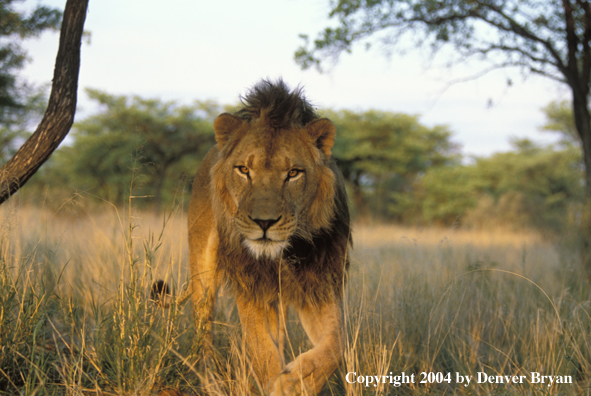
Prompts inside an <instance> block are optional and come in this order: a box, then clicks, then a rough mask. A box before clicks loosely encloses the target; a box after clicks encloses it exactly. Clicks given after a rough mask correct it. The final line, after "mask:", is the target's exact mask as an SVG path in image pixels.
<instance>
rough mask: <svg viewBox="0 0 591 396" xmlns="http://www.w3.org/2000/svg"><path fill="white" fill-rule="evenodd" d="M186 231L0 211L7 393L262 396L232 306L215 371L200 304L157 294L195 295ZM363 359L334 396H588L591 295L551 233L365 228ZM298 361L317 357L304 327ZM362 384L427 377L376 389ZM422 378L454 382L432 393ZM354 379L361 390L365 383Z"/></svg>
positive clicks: (172, 218) (169, 218)
mask: <svg viewBox="0 0 591 396" xmlns="http://www.w3.org/2000/svg"><path fill="white" fill-rule="evenodd" d="M185 223H186V219H185V215H184V213H182V212H181V211H174V212H173V213H170V214H166V215H160V216H154V215H153V214H148V213H134V212H133V211H132V212H131V213H128V212H125V213H124V212H123V211H119V210H117V209H116V208H115V207H113V206H112V205H109V204H105V205H104V207H103V208H102V210H100V211H99V212H98V213H95V214H90V213H85V212H84V211H83V210H81V209H80V207H77V206H75V205H71V204H70V203H69V204H67V205H65V206H64V207H63V208H62V209H60V211H58V212H57V213H53V212H49V211H46V210H42V209H38V208H34V207H28V206H19V203H18V201H17V200H14V199H13V202H10V201H9V202H8V203H7V204H4V205H2V206H0V224H1V226H0V348H1V349H0V394H17V393H18V394H22V395H45V394H58V395H62V394H67V395H70V394H75V395H81V394H102V395H110V394H116V395H151V394H158V392H159V391H161V390H163V389H167V388H171V389H181V390H183V391H184V392H186V393H187V394H204V393H206V392H208V393H209V394H212V395H240V394H248V392H249V391H250V390H251V389H252V388H253V387H256V380H255V379H253V377H252V375H251V372H250V369H249V364H248V356H246V355H245V354H244V348H243V345H242V341H241V337H240V328H239V327H240V326H239V321H238V317H237V313H236V309H235V307H234V305H233V303H232V297H231V295H230V293H229V291H228V290H226V291H225V292H224V293H223V296H222V298H221V302H220V304H219V309H218V317H217V323H218V324H217V325H216V333H217V334H218V336H217V338H216V343H217V346H218V348H217V352H216V356H215V359H214V360H215V362H214V364H213V365H212V367H210V368H209V369H208V370H204V369H203V368H202V365H201V360H202V351H201V350H200V340H201V336H202V335H201V334H197V333H196V331H195V327H194V324H193V320H192V313H191V306H190V305H191V304H190V303H184V302H180V303H178V304H177V303H174V304H173V306H172V307H171V308H170V309H168V310H163V309H161V308H159V307H157V306H156V305H154V304H153V303H152V302H150V301H149V299H148V294H149V288H150V285H151V283H152V282H153V281H154V280H155V279H161V278H162V279H167V280H168V282H169V283H170V284H172V285H173V288H174V289H175V293H176V295H177V296H180V295H182V294H183V291H184V290H186V288H187V279H188V272H187V243H186V239H187V236H186V224H185ZM354 232H355V233H354V239H355V249H354V250H353V251H352V253H351V270H350V274H349V279H348V286H347V297H346V303H345V311H346V312H345V320H346V326H347V332H348V344H347V350H346V353H345V358H344V363H343V364H342V366H341V368H340V369H339V370H338V371H337V373H336V374H335V375H334V376H333V377H332V378H331V380H330V383H329V384H328V386H327V387H326V388H325V390H324V391H323V394H326V395H332V394H334V395H378V394H397V395H398V394H403V395H404V394H413V395H415V394H418V395H422V394H434V395H452V394H460V395H462V394H470V395H472V394H474V395H489V394H492V395H561V394H562V395H575V394H581V395H588V394H591V391H590V390H589V385H590V378H591V353H590V352H591V345H590V344H591V336H590V334H591V316H590V310H591V294H590V292H589V290H590V285H589V282H588V281H587V279H586V277H585V276H582V275H581V274H582V273H583V271H582V269H581V268H579V266H578V263H577V262H578V261H577V255H576V253H575V252H573V251H568V250H565V249H562V248H560V246H561V245H558V244H552V243H550V242H548V241H545V240H543V239H542V238H540V237H539V236H537V235H536V234H535V233H516V232H510V231H507V230H488V231H479V232H469V231H465V230H457V229H451V230H439V229H426V230H416V229H404V228H399V227H394V226H373V227H372V226H357V227H355V231H354ZM288 333H289V344H288V348H287V349H288V354H292V355H294V354H298V353H299V351H301V350H306V349H308V348H310V344H309V342H308V341H307V339H306V337H305V334H304V332H303V330H302V329H301V328H300V327H299V325H298V322H297V320H296V318H295V317H294V316H293V315H291V316H290V317H289V323H288ZM350 372H356V373H357V375H356V376H355V378H357V377H358V376H361V375H363V376H367V375H372V376H376V375H379V376H381V375H390V374H389V373H390V372H391V373H392V375H399V374H400V373H401V372H405V373H406V374H415V382H417V383H414V384H403V385H401V386H400V387H396V388H395V387H393V386H392V385H390V384H380V386H378V387H374V386H373V385H372V386H369V387H365V386H363V385H361V384H358V383H355V384H350V383H348V382H347V380H346V379H347V373H350ZM421 372H426V373H429V372H432V373H434V374H435V373H438V372H441V373H442V374H443V375H444V376H445V375H446V374H447V373H450V374H451V378H453V380H454V381H452V383H447V382H442V383H436V381H435V383H432V384H419V383H418V382H419V381H420V380H421V376H420V373H421ZM477 372H485V373H487V374H488V375H495V376H496V375H511V376H513V375H516V376H520V375H522V376H526V378H527V380H528V381H529V379H530V376H531V375H530V373H531V372H539V373H541V374H542V375H563V376H571V378H572V380H573V384H555V385H553V386H552V387H548V386H547V384H530V383H529V382H528V381H525V383H522V384H511V385H505V384H476V383H474V382H475V381H476V379H473V380H472V383H471V384H470V385H469V386H468V387H465V386H463V385H457V384H455V383H453V382H455V375H456V373H459V374H461V375H464V376H465V375H472V376H474V377H475V376H476V375H477ZM349 378H351V376H349Z"/></svg>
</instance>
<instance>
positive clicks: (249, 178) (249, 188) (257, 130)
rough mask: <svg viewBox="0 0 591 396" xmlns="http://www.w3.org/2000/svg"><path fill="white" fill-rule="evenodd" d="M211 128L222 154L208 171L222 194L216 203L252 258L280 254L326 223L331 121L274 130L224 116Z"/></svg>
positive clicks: (331, 179)
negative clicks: (211, 170) (290, 242)
mask: <svg viewBox="0 0 591 396" xmlns="http://www.w3.org/2000/svg"><path fill="white" fill-rule="evenodd" d="M214 128H215V131H216V139H217V141H218V147H219V149H220V152H221V159H220V161H219V162H218V164H216V166H215V167H214V170H213V172H212V174H213V175H214V183H215V188H216V190H217V191H216V192H217V196H218V197H219V198H220V199H219V200H218V201H219V202H218V203H217V204H216V202H214V206H220V205H223V208H222V209H223V213H224V215H225V216H226V217H229V219H228V220H230V221H228V222H227V224H228V226H229V227H231V230H230V232H231V233H232V234H234V236H237V237H239V238H240V240H241V242H242V244H243V245H244V246H245V247H246V248H247V249H248V251H249V252H250V253H251V254H252V255H253V256H254V257H255V258H260V257H268V258H278V257H279V256H280V255H281V252H282V251H283V249H284V248H286V247H287V246H288V245H289V241H290V238H291V237H292V236H295V235H298V236H300V237H304V238H309V237H311V235H312V234H313V233H314V231H316V230H318V229H320V228H324V227H327V226H328V225H329V224H330V221H331V218H330V217H331V216H332V213H333V212H334V210H333V209H334V208H333V206H332V205H334V203H333V202H334V199H333V195H334V188H333V185H334V174H333V172H332V171H331V170H330V169H329V167H328V166H327V161H328V159H329V158H330V150H331V148H332V145H333V143H334V134H335V128H334V126H333V124H332V123H331V122H330V121H328V120H325V119H320V120H317V121H315V122H312V123H310V124H309V125H308V126H306V127H304V128H297V127H293V128H291V129H282V130H276V129H274V128H270V127H269V126H268V125H266V124H265V122H264V120H259V121H258V122H256V123H254V124H253V125H249V124H248V123H246V122H244V121H241V120H240V119H238V118H236V117H234V116H231V115H228V114H222V115H221V116H219V117H218V118H217V119H216V122H215V124H214Z"/></svg>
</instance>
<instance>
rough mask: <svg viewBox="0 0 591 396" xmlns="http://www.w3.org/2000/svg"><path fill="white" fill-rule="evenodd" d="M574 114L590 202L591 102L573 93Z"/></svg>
mask: <svg viewBox="0 0 591 396" xmlns="http://www.w3.org/2000/svg"><path fill="white" fill-rule="evenodd" d="M573 91H574V90H573ZM573 114H574V116H575V125H576V127H577V132H578V133H579V137H580V138H581V143H582V146H583V162H584V164H585V197H586V199H587V200H589V199H591V117H590V116H589V101H588V99H587V97H586V96H584V95H580V94H577V93H576V92H573Z"/></svg>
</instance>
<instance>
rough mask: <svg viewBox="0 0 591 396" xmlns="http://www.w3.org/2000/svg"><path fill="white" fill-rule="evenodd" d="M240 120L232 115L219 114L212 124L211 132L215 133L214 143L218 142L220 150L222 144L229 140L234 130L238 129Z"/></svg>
mask: <svg viewBox="0 0 591 396" xmlns="http://www.w3.org/2000/svg"><path fill="white" fill-rule="evenodd" d="M241 124H242V120H240V118H238V117H234V116H233V115H232V114H228V113H223V114H220V115H219V116H218V117H217V118H216V119H215V121H214V122H213V130H214V131H215V141H216V142H218V145H219V148H220V149H221V148H222V147H223V146H224V144H226V142H227V141H228V140H229V139H230V135H231V134H232V132H234V131H235V130H236V129H238V128H240V125H241Z"/></svg>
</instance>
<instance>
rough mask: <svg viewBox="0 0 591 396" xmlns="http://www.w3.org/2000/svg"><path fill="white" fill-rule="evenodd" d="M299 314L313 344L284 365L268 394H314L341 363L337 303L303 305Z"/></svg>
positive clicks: (340, 323) (341, 337)
mask: <svg viewBox="0 0 591 396" xmlns="http://www.w3.org/2000/svg"><path fill="white" fill-rule="evenodd" d="M299 315H300V320H301V322H302V326H303V327H304V330H305V331H306V333H307V334H308V337H310V340H311V341H312V343H313V344H314V347H313V348H312V349H310V350H309V351H307V352H304V353H302V354H301V355H299V356H298V357H297V358H296V359H295V360H294V361H293V362H291V363H289V364H288V365H287V366H286V367H285V369H284V370H283V372H282V374H281V375H280V376H279V378H277V380H275V383H274V384H273V388H272V392H271V395H272V396H282V395H293V394H313V395H315V394H317V393H318V392H320V391H321V390H322V388H323V387H324V385H325V384H326V381H328V378H329V377H330V376H331V375H332V374H333V373H334V372H335V370H336V369H337V368H338V367H339V364H340V363H341V360H342V356H343V353H344V349H345V347H344V341H345V339H344V337H345V336H344V330H343V312H342V305H341V302H340V301H339V302H338V303H337V302H333V303H329V304H325V305H323V306H321V307H312V306H306V307H304V308H301V309H300V310H299Z"/></svg>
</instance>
